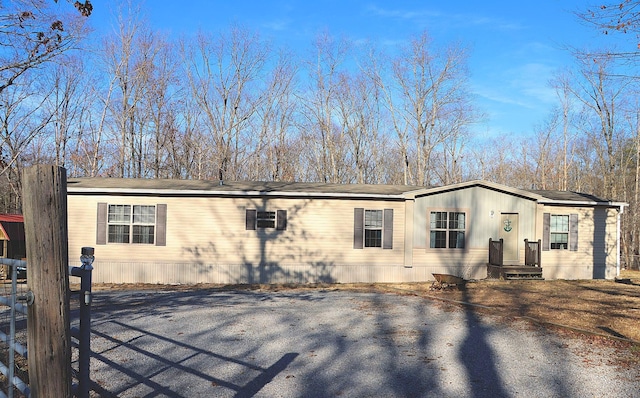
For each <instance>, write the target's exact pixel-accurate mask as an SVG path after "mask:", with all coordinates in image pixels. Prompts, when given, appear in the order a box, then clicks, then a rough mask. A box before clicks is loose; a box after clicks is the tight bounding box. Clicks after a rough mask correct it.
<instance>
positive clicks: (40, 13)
mask: <svg viewBox="0 0 640 398" xmlns="http://www.w3.org/2000/svg"><path fill="white" fill-rule="evenodd" d="M54 2H56V3H57V0H54ZM75 7H76V9H77V10H78V11H79V12H80V15H82V16H85V17H86V16H89V15H90V14H91V11H92V10H93V6H92V5H91V2H90V1H88V0H86V1H84V2H81V1H76V2H75ZM74 17H75V15H61V14H59V13H56V12H55V10H54V7H52V4H51V2H50V1H48V0H9V1H4V2H3V4H2V6H0V48H2V51H1V52H0V93H1V92H2V91H4V90H5V89H6V88H7V87H9V86H11V85H12V84H15V83H16V81H17V80H18V79H19V78H20V77H21V76H22V75H24V74H25V73H26V72H27V71H29V70H31V69H34V68H36V67H38V66H39V65H41V64H43V63H45V62H47V61H50V60H52V59H53V58H55V57H57V56H58V55H60V54H62V53H64V52H65V51H67V50H69V49H71V48H72V47H73V45H74V44H75V43H77V41H78V40H79V39H80V38H81V37H82V33H83V32H82V22H81V21H80V20H78V19H77V18H74Z"/></svg>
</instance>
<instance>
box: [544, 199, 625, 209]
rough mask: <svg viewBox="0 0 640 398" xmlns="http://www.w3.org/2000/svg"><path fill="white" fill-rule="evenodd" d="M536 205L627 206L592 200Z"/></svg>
mask: <svg viewBox="0 0 640 398" xmlns="http://www.w3.org/2000/svg"><path fill="white" fill-rule="evenodd" d="M538 203H540V204H543V205H567V206H607V207H624V206H629V204H628V203H624V202H595V201H592V200H585V201H575V200H552V199H544V200H539V201H538Z"/></svg>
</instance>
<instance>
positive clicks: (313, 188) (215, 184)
mask: <svg viewBox="0 0 640 398" xmlns="http://www.w3.org/2000/svg"><path fill="white" fill-rule="evenodd" d="M478 184H480V185H486V186H487V187H489V186H497V185H499V184H493V183H488V182H482V181H470V182H466V183H461V184H454V185H452V186H451V187H457V188H456V189H464V188H465V187H467V186H473V185H478ZM67 188H68V190H69V192H71V193H73V192H94V193H99V192H120V193H123V192H131V191H138V190H142V191H156V192H160V191H161V192H164V193H166V192H168V191H170V192H172V193H177V194H180V191H184V194H191V193H194V192H198V191H200V192H202V193H204V194H215V193H220V194H224V193H229V194H232V193H233V194H244V193H247V194H249V193H252V194H256V193H263V194H270V193H271V194H283V195H286V194H288V193H290V194H295V195H301V194H304V195H311V196H313V195H319V196H331V195H332V194H335V195H349V196H351V195H355V196H357V195H363V196H367V197H375V196H379V197H384V196H401V195H403V194H406V193H409V192H414V193H419V192H420V191H423V190H429V191H430V190H431V189H427V188H426V187H418V186H410V185H373V184H325V183H318V182H282V181H268V182H265V181H224V182H223V183H221V182H220V181H217V180H177V179H141V178H100V177H97V178H70V179H69V180H68V181H67ZM441 188H446V187H441ZM504 188H506V189H508V190H509V189H511V188H509V187H506V186H505V187H504ZM434 189H435V190H436V191H438V190H439V188H434ZM513 190H514V191H518V190H515V189H513ZM507 192H509V191H507ZM521 192H529V193H531V194H534V195H538V196H541V197H543V198H546V199H548V200H549V202H558V203H566V202H576V203H585V202H590V203H599V204H604V203H614V202H613V201H610V200H608V199H602V198H598V197H596V196H593V195H589V194H584V193H577V192H570V191H554V190H521Z"/></svg>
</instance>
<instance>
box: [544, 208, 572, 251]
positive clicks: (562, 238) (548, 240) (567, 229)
mask: <svg viewBox="0 0 640 398" xmlns="http://www.w3.org/2000/svg"><path fill="white" fill-rule="evenodd" d="M542 217H543V218H542V231H543V232H542V250H569V251H577V250H578V214H550V213H543V216H542Z"/></svg>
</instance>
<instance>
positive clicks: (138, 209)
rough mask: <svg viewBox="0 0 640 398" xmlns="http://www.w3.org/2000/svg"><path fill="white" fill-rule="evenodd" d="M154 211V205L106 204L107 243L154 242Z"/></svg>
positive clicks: (155, 229)
mask: <svg viewBox="0 0 640 398" xmlns="http://www.w3.org/2000/svg"><path fill="white" fill-rule="evenodd" d="M117 209H121V210H122V211H116V210H117ZM149 210H151V212H149ZM156 212H157V207H156V205H131V204H113V203H112V204H108V205H107V243H108V244H143V245H147V244H148V245H153V244H155V240H156V237H155V234H156V231H157V227H156V221H157V214H156Z"/></svg>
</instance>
